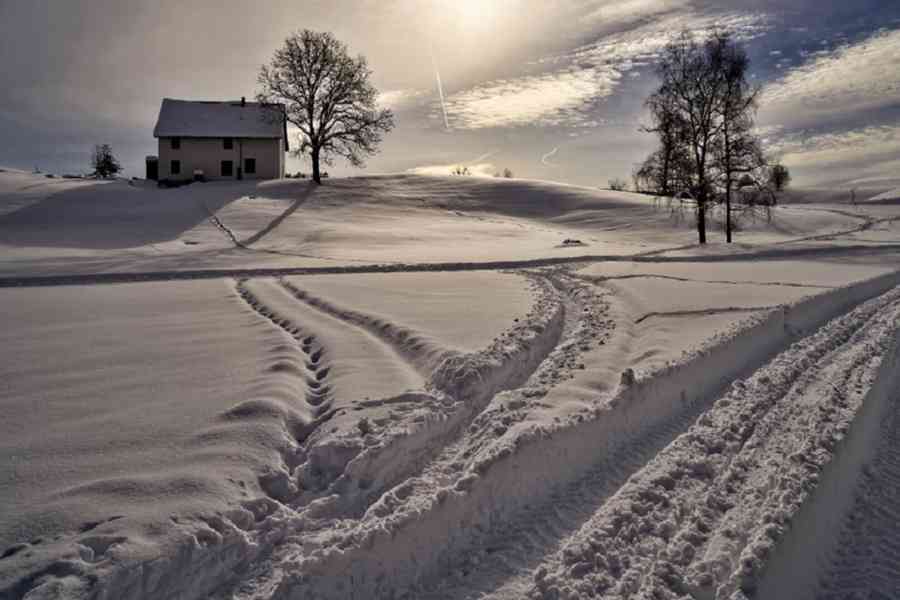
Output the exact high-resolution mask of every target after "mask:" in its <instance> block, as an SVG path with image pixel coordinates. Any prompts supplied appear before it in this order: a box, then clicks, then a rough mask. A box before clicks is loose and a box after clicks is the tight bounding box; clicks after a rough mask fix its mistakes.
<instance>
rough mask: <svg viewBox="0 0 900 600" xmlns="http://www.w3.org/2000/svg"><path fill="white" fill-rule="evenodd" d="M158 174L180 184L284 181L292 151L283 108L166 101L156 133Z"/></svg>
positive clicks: (163, 178)
mask: <svg viewBox="0 0 900 600" xmlns="http://www.w3.org/2000/svg"><path fill="white" fill-rule="evenodd" d="M153 137H155V138H157V139H159V163H158V173H157V176H158V178H159V180H160V181H165V180H169V181H179V180H186V179H192V178H194V176H195V174H200V173H202V175H203V177H204V178H206V179H278V178H281V177H284V160H285V159H284V154H285V152H287V151H288V150H289V148H288V138H287V123H286V122H285V119H284V108H283V107H282V106H281V105H275V104H260V103H257V102H247V101H246V100H245V99H244V98H241V99H240V100H237V101H233V102H212V101H203V100H201V101H197V100H174V99H172V98H164V99H163V101H162V106H161V107H160V109H159V119H158V120H157V122H156V127H155V128H154V129H153Z"/></svg>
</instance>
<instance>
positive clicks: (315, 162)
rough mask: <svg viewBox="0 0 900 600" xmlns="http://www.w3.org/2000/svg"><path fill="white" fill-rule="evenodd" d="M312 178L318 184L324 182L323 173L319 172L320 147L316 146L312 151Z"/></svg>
mask: <svg viewBox="0 0 900 600" xmlns="http://www.w3.org/2000/svg"><path fill="white" fill-rule="evenodd" d="M312 169H313V172H312V178H313V181H315V182H316V183H318V184H321V183H322V174H321V173H320V172H319V149H318V148H314V149H313V151H312Z"/></svg>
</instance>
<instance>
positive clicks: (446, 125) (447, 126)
mask: <svg viewBox="0 0 900 600" xmlns="http://www.w3.org/2000/svg"><path fill="white" fill-rule="evenodd" d="M428 51H429V52H430V53H431V66H433V67H434V76H435V78H436V79H437V86H438V95H439V96H440V97H441V110H442V111H443V112H444V128H445V129H448V130H449V129H450V121H448V120H447V105H446V104H445V103H444V86H443V84H442V83H441V73H440V71H438V68H437V61H436V60H435V59H434V49H432V48H431V47H430V46H429V48H428Z"/></svg>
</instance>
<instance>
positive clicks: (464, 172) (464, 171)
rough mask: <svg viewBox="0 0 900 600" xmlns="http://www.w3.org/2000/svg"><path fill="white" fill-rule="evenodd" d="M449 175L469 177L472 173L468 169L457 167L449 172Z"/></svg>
mask: <svg viewBox="0 0 900 600" xmlns="http://www.w3.org/2000/svg"><path fill="white" fill-rule="evenodd" d="M450 174H451V175H471V174H472V172H471V171H469V167H464V166H462V165H457V166H456V168H454V169H453V170H452V171H450Z"/></svg>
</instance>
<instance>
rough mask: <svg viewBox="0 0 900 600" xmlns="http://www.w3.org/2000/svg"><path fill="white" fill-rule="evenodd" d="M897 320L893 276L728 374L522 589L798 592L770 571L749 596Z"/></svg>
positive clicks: (871, 376) (727, 594) (891, 341)
mask: <svg viewBox="0 0 900 600" xmlns="http://www.w3.org/2000/svg"><path fill="white" fill-rule="evenodd" d="M898 323H900V289H895V290H894V291H892V292H889V293H887V294H885V295H884V296H882V297H880V298H877V299H875V300H873V301H870V302H868V303H867V304H865V305H863V306H862V307H860V308H859V309H856V310H855V311H853V312H851V313H849V314H848V315H846V316H844V317H842V318H840V319H837V320H836V321H833V322H831V323H829V324H828V325H827V326H825V327H823V328H822V329H820V330H818V331H817V332H815V333H814V334H813V335H811V336H810V337H809V338H807V339H804V340H801V341H798V342H796V343H795V344H793V345H792V346H791V347H790V348H789V349H788V350H786V351H785V352H783V353H782V354H781V355H779V356H778V357H777V358H776V359H774V360H773V361H772V362H771V363H769V364H768V365H766V366H765V367H764V368H762V369H760V370H758V371H757V372H756V373H755V374H754V375H753V377H751V378H750V379H748V380H747V381H743V382H742V381H737V382H736V383H735V384H734V387H733V390H732V391H731V393H730V394H728V395H727V396H724V397H723V398H721V399H720V400H719V401H717V402H716V403H715V405H713V407H712V408H711V409H710V410H708V411H706V412H705V413H704V414H702V415H701V417H700V418H699V419H698V420H697V422H696V423H695V424H694V425H693V426H692V427H691V428H690V429H689V430H688V431H687V433H686V434H685V435H683V436H681V437H679V438H678V439H677V440H675V441H674V442H673V443H672V444H671V445H670V446H668V447H667V448H666V449H665V450H664V451H662V452H660V453H659V454H658V455H656V456H655V457H654V458H653V460H652V461H651V462H650V463H649V464H648V465H647V466H646V467H645V468H643V469H642V470H641V471H639V472H638V473H636V474H635V475H634V476H633V477H631V479H630V480H629V481H628V483H627V484H626V485H624V486H623V487H622V488H621V489H619V490H618V491H617V492H616V494H615V496H614V497H613V498H612V499H611V500H610V501H609V502H607V503H605V504H604V505H603V506H601V507H600V509H599V510H598V511H597V513H596V514H595V515H593V516H592V517H591V519H590V521H589V522H588V523H586V524H585V526H583V527H582V529H581V530H580V531H579V532H578V533H577V534H576V535H574V536H572V537H571V538H570V539H569V540H567V541H566V543H565V546H564V548H563V550H562V552H560V553H559V554H558V555H557V556H555V557H554V558H552V559H551V560H550V561H547V562H546V563H545V564H544V565H542V566H541V568H540V569H539V570H537V571H536V573H535V578H534V579H535V584H534V587H533V588H532V589H531V590H530V594H529V596H530V597H534V598H547V599H550V598H588V597H591V598H611V599H612V598H645V597H652V598H660V599H666V598H672V599H676V598H682V597H684V596H685V595H689V596H692V597H702V598H716V599H720V598H721V599H725V598H738V597H740V598H744V597H761V598H773V597H801V596H799V595H794V594H793V593H786V592H785V591H781V592H779V587H787V586H786V585H785V582H784V581H780V580H779V581H776V582H775V583H774V584H770V586H769V589H766V591H765V592H760V593H759V596H757V595H756V592H757V589H758V585H760V580H764V579H765V571H766V559H767V558H769V557H770V556H771V555H772V554H773V553H774V551H775V549H776V547H777V546H778V544H779V542H780V541H781V538H783V537H785V536H786V533H785V532H786V529H788V528H789V526H790V524H791V522H792V520H793V519H795V518H796V515H797V514H798V513H799V512H800V511H801V510H802V507H803V503H804V501H806V500H807V499H808V498H809V497H810V496H811V495H812V493H813V490H814V488H815V486H816V483H817V482H818V480H819V478H820V476H822V472H823V471H824V470H825V468H826V467H827V466H828V464H829V462H830V461H831V460H832V458H833V453H834V452H836V447H839V446H840V444H841V443H842V441H843V440H844V439H845V437H846V436H848V435H849V434H848V431H849V430H850V427H851V424H852V423H853V420H854V418H856V416H857V412H858V411H861V406H862V405H863V403H864V402H870V403H871V402H874V401H873V400H868V399H867V398H866V395H867V394H868V392H869V389H870V387H871V384H872V382H873V381H874V380H875V378H876V377H877V374H878V372H879V371H880V370H881V367H882V362H881V360H882V359H885V358H886V357H890V362H888V363H887V364H885V365H884V367H885V370H891V369H896V363H895V361H896V357H895V356H891V352H890V348H891V347H892V346H896V343H897V334H898ZM894 380H895V381H896V377H894ZM885 475H887V473H885ZM894 512H895V511H893V510H892V509H891V510H889V511H888V512H887V514H884V513H881V514H879V516H882V515H884V517H883V518H885V519H889V518H890V516H893V514H894ZM871 525H876V524H875V523H871ZM894 525H896V522H894ZM817 542H818V543H821V542H820V540H814V541H811V542H807V544H806V546H808V547H807V548H805V551H806V552H807V553H808V554H814V553H815V552H816V551H817V549H816V548H815V544H816V543H817ZM893 571H894V574H895V573H896V568H895V567H894V568H893ZM789 576H790V575H788V577H789ZM892 583H893V584H894V585H896V583H897V580H896V579H894V580H893V582H892ZM773 585H774V587H772V586H773ZM764 589H765V588H764ZM773 592H774V593H773ZM735 594H738V595H737V596H735Z"/></svg>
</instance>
